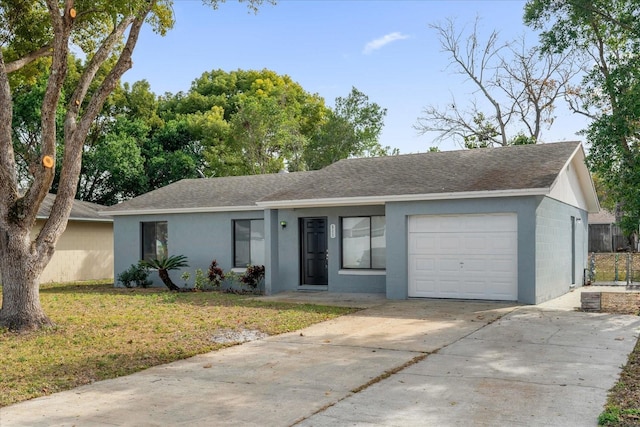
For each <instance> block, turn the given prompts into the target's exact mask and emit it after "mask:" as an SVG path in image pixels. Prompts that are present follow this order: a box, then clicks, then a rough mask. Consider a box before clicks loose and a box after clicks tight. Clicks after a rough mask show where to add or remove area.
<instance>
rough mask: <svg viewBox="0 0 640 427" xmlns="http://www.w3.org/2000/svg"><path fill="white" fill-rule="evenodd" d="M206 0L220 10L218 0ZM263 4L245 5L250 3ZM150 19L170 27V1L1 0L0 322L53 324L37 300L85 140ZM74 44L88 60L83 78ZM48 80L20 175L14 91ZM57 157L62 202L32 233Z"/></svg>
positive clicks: (158, 27) (20, 326)
mask: <svg viewBox="0 0 640 427" xmlns="http://www.w3.org/2000/svg"><path fill="white" fill-rule="evenodd" d="M205 3H208V4H210V5H213V6H215V5H216V4H217V1H216V0H208V1H206V2H205ZM260 3H261V0H249V2H248V4H249V6H250V7H252V8H255V7H257V5H259V4H260ZM145 23H149V24H150V25H152V26H153V28H154V30H155V31H157V32H159V33H160V34H164V33H165V32H166V31H167V30H168V29H170V28H171V26H172V25H173V13H172V8H171V1H170V0H91V1H89V0H77V1H74V0H64V1H63V0H46V1H45V0H21V1H15V0H0V230H2V233H0V272H1V273H2V285H3V286H2V308H0V327H5V328H8V329H11V330H26V329H37V328H41V327H43V326H47V325H50V324H51V321H50V319H49V318H48V317H47V316H46V314H45V313H44V311H43V309H42V306H41V305H40V298H39V293H38V290H39V277H40V274H41V273H42V271H43V270H44V268H45V267H46V265H47V264H48V262H49V261H50V259H51V256H52V255H53V253H54V250H55V246H56V242H57V241H58V239H59V238H60V236H61V235H62V233H63V232H64V230H65V228H66V225H67V221H68V218H69V214H70V212H71V207H72V203H73V199H74V196H75V194H76V190H77V187H78V181H79V177H80V172H81V167H82V154H83V151H84V147H85V141H86V139H87V137H88V135H89V133H90V131H91V129H92V126H93V125H94V121H95V119H96V117H97V116H98V114H99V113H100V111H101V110H102V107H103V105H104V104H105V102H106V100H107V98H108V97H109V96H110V94H111V93H112V92H113V91H114V90H115V89H116V87H117V85H118V81H119V80H120V78H121V77H122V75H123V74H124V72H125V71H127V70H128V69H129V68H131V66H132V61H131V55H132V53H133V51H134V49H135V46H136V43H137V40H138V36H139V34H140V30H141V28H142V27H143V25H144V24H145ZM71 46H74V47H76V48H77V49H79V50H81V51H82V57H83V58H86V59H85V60H83V61H82V62H83V67H82V69H81V70H77V74H76V70H75V69H74V66H73V65H74V62H73V61H72V60H71V59H72V57H71V53H70V47H71ZM41 67H44V69H43V68H41ZM10 75H11V77H9V76H10ZM43 81H46V83H45V84H44V91H43V93H42V97H41V99H40V100H39V102H40V108H39V110H40V113H39V114H40V125H39V128H38V129H34V132H36V133H37V134H38V138H37V142H34V144H33V146H32V147H31V148H30V150H31V153H32V155H30V156H26V157H24V161H25V163H26V167H25V170H26V171H27V173H28V176H27V177H26V180H23V179H21V178H20V177H19V175H18V170H19V166H18V164H19V163H20V159H19V154H18V153H17V152H16V151H15V150H14V122H13V112H14V95H16V94H17V92H16V90H17V89H18V88H19V86H20V84H26V85H29V84H33V82H43ZM71 81H73V82H74V83H72V84H69V82H71ZM63 91H66V93H65V95H66V96H63ZM66 100H68V101H66ZM59 108H62V113H63V115H64V120H63V125H62V126H61V125H60V124H59V122H58V120H57V119H58V116H59V113H60V110H59ZM58 153H59V156H58ZM57 162H59V163H60V164H61V167H60V168H59V170H60V178H59V180H58V187H57V194H56V198H55V202H54V204H53V206H52V208H51V213H50V216H49V218H48V219H47V220H46V221H45V223H44V225H43V227H42V229H41V230H40V231H39V232H38V234H37V236H36V237H35V238H33V239H32V238H31V236H30V234H31V230H32V229H33V226H34V224H35V220H36V215H37V213H38V210H39V208H40V206H41V204H42V201H43V200H44V198H45V196H46V195H47V193H48V192H49V191H50V189H51V187H52V184H53V181H54V177H55V171H56V170H57V169H56V163H57Z"/></svg>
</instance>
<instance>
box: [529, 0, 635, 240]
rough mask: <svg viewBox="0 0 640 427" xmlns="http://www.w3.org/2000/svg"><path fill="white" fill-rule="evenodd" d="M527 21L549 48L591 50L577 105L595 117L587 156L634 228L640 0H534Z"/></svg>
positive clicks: (576, 96)
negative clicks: (538, 31)
mask: <svg viewBox="0 0 640 427" xmlns="http://www.w3.org/2000/svg"><path fill="white" fill-rule="evenodd" d="M525 22H526V23H527V24H528V25H530V26H532V27H533V28H535V29H538V30H540V31H541V35H540V39H541V42H542V46H543V48H544V49H545V50H546V51H548V52H566V51H570V50H574V51H579V52H581V53H583V54H584V55H586V56H587V57H588V58H589V60H590V61H589V64H588V67H587V68H586V74H585V77H584V79H583V82H582V85H581V88H580V89H579V90H576V92H575V94H574V97H573V100H572V102H571V104H570V105H571V107H572V109H573V110H574V111H575V112H577V113H579V114H583V115H585V116H587V117H589V118H590V119H591V123H590V125H589V127H588V128H587V129H586V131H585V135H586V137H587V143H588V147H589V153H588V156H587V162H588V165H589V166H590V169H591V171H592V172H593V173H595V174H596V175H597V177H598V182H599V184H600V185H602V186H603V187H604V191H606V193H607V197H608V198H609V199H611V200H615V201H616V203H617V204H618V207H619V210H620V211H622V212H623V217H622V221H621V225H622V228H623V229H624V230H625V231H626V233H627V234H629V233H632V232H634V231H637V230H638V224H639V223H640V126H639V124H640V102H639V100H640V56H639V54H638V52H640V2H638V0H614V1H611V0H606V1H605V0H530V1H529V2H528V3H527V4H526V7H525Z"/></svg>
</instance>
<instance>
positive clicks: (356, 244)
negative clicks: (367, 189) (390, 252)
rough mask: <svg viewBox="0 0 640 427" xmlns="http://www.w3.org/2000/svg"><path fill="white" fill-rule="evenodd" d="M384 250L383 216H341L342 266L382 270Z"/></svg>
mask: <svg viewBox="0 0 640 427" xmlns="http://www.w3.org/2000/svg"><path fill="white" fill-rule="evenodd" d="M386 250H387V240H386V220H385V217H384V216H358V217H345V218H342V268H345V269H348V268H354V269H377V270H383V269H385V268H386V266H387V253H386Z"/></svg>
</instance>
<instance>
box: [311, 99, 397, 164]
mask: <svg viewBox="0 0 640 427" xmlns="http://www.w3.org/2000/svg"><path fill="white" fill-rule="evenodd" d="M386 114H387V110H386V108H382V107H380V106H379V105H378V104H376V103H375V102H370V101H369V97H368V96H367V95H365V94H364V93H362V92H360V91H359V90H358V89H356V88H355V87H353V88H351V92H350V93H349V95H347V96H346V97H344V98H342V97H338V98H336V101H335V107H334V109H333V110H332V111H331V113H330V114H329V117H328V119H327V121H326V123H324V125H323V126H322V127H321V128H320V129H319V130H318V132H317V133H316V134H315V135H314V136H313V138H311V140H310V141H309V143H308V145H307V147H306V150H305V152H304V160H305V162H306V165H307V167H308V168H309V169H311V170H315V169H321V168H323V167H325V166H327V165H330V164H331V163H334V162H336V161H338V160H340V159H346V158H348V157H363V156H382V155H387V154H394V153H397V150H391V149H390V148H389V147H383V146H381V145H380V143H379V142H378V138H379V136H380V133H381V132H382V128H383V126H384V116H385V115H386Z"/></svg>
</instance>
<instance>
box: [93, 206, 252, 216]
mask: <svg viewBox="0 0 640 427" xmlns="http://www.w3.org/2000/svg"><path fill="white" fill-rule="evenodd" d="M260 210H262V208H260V207H258V206H215V207H212V206H207V207H198V208H170V209H127V210H121V211H117V210H114V211H108V212H104V213H103V212H99V213H98V214H99V215H105V216H106V215H109V216H124V215H167V214H185V213H215V212H240V211H260Z"/></svg>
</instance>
